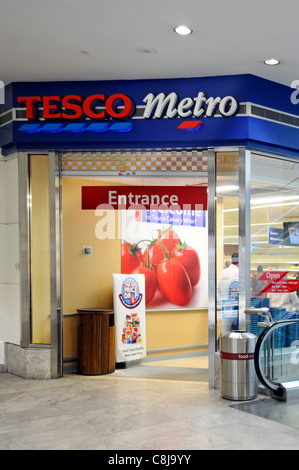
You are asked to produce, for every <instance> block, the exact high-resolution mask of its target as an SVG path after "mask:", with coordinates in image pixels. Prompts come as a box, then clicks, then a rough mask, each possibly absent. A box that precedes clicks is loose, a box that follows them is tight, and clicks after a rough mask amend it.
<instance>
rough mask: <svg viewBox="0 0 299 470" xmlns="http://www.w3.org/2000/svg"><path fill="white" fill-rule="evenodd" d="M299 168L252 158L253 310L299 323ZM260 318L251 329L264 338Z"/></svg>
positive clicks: (292, 163) (251, 319) (253, 320)
mask: <svg viewBox="0 0 299 470" xmlns="http://www.w3.org/2000/svg"><path fill="white" fill-rule="evenodd" d="M298 278H299V164H298V163H295V162H291V161H287V160H282V159H277V158H270V157H265V156H261V155H256V154H253V155H252V159H251V306H252V307H269V308H270V313H271V315H272V318H273V320H274V321H275V320H281V319H286V318H288V319H289V318H297V317H298V318H299V316H298V309H299V298H298V295H299V294H298V293H299V286H298V285H297V284H298ZM258 320H259V318H258V317H251V318H250V329H251V331H252V332H253V333H258V326H257V322H258Z"/></svg>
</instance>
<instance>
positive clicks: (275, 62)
mask: <svg viewBox="0 0 299 470" xmlns="http://www.w3.org/2000/svg"><path fill="white" fill-rule="evenodd" d="M264 64H266V65H278V64H280V60H278V59H266V60H264Z"/></svg>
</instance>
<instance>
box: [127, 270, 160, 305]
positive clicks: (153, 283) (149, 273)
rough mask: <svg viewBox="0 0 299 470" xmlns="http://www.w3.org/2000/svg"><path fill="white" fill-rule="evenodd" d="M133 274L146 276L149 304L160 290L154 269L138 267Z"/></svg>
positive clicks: (146, 291)
mask: <svg viewBox="0 0 299 470" xmlns="http://www.w3.org/2000/svg"><path fill="white" fill-rule="evenodd" d="M132 274H144V277H145V303H146V304H148V303H149V302H150V301H151V300H152V298H153V297H154V295H155V293H156V291H157V289H158V281H157V275H156V272H155V270H154V269H152V268H147V267H146V266H138V268H136V269H134V271H133V272H132Z"/></svg>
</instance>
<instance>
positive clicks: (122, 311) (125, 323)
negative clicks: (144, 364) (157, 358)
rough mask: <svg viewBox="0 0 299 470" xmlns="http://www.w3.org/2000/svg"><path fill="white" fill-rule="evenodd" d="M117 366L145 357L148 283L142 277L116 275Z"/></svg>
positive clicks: (114, 296)
mask: <svg viewBox="0 0 299 470" xmlns="http://www.w3.org/2000/svg"><path fill="white" fill-rule="evenodd" d="M113 303H114V321H115V334H116V339H115V344H116V358H115V360H116V363H121V362H130V361H135V360H138V359H142V358H143V357H145V356H146V328H145V280H144V275H143V274H136V275H127V274H113Z"/></svg>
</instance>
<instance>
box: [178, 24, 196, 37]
mask: <svg viewBox="0 0 299 470" xmlns="http://www.w3.org/2000/svg"><path fill="white" fill-rule="evenodd" d="M174 31H175V32H176V33H177V34H180V35H181V36H188V35H189V34H191V33H192V29H190V28H188V26H185V25H180V26H177V27H176V28H174Z"/></svg>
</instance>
